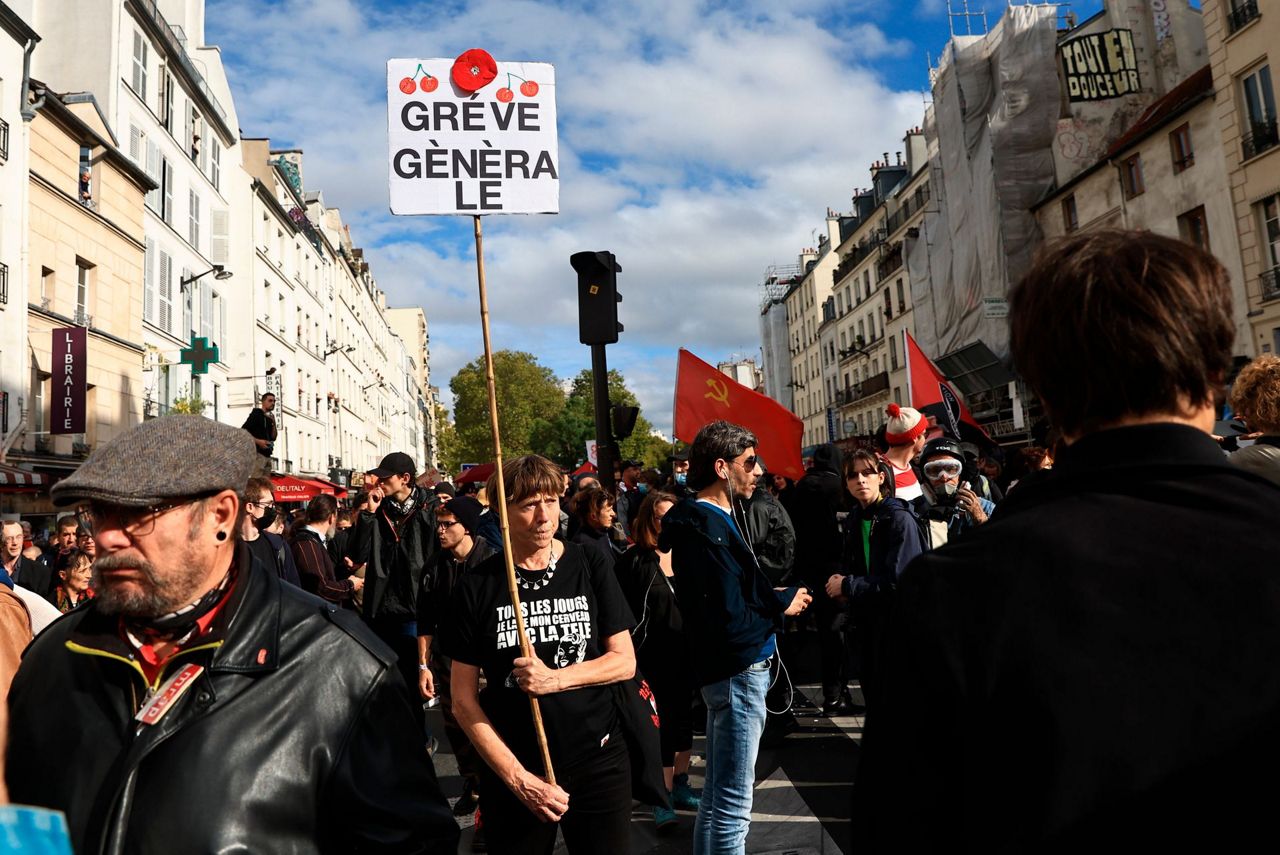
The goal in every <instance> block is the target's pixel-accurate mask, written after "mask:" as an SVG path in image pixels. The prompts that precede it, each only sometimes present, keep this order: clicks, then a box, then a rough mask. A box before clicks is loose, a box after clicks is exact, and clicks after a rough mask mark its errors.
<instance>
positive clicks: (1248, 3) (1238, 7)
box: [1227, 0, 1258, 33]
mask: <svg viewBox="0 0 1280 855" xmlns="http://www.w3.org/2000/svg"><path fill="white" fill-rule="evenodd" d="M1256 17H1258V0H1240V2H1238V3H1233V4H1231V11H1230V12H1228V13H1227V29H1229V30H1231V32H1233V33H1234V32H1235V31H1236V30H1238V29H1240V28H1241V27H1243V26H1244V25H1245V24H1247V23H1249V22H1250V21H1252V20H1253V19H1254V18H1256Z"/></svg>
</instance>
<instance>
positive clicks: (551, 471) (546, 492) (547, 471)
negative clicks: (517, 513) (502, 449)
mask: <svg viewBox="0 0 1280 855" xmlns="http://www.w3.org/2000/svg"><path fill="white" fill-rule="evenodd" d="M502 486H503V489H504V491H505V492H506V499H507V504H508V505H514V504H517V503H519V502H523V501H524V500H526V499H528V498H531V497H533V496H559V495H560V494H561V493H563V492H564V473H563V472H561V471H560V467H559V466H557V465H555V464H554V463H552V462H551V461H550V460H548V459H547V458H545V457H543V456H542V455H539V454H526V455H525V456H524V457H517V458H516V459H515V460H508V461H506V462H505V463H503V464H502ZM484 492H485V497H486V498H487V499H488V500H489V502H490V503H495V502H497V501H498V473H497V472H494V473H493V474H492V475H490V476H489V480H488V481H487V482H486V483H485V489H484Z"/></svg>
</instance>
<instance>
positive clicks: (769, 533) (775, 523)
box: [742, 487, 796, 585]
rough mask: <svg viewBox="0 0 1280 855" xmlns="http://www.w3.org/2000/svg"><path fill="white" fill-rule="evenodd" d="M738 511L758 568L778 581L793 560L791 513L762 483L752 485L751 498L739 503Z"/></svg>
mask: <svg viewBox="0 0 1280 855" xmlns="http://www.w3.org/2000/svg"><path fill="white" fill-rule="evenodd" d="M742 513H743V515H744V516H745V518H746V524H747V536H748V537H749V538H751V549H752V551H753V552H755V554H756V561H758V562H759V563H760V569H761V570H763V571H764V572H765V574H766V575H767V576H768V577H769V581H770V582H772V583H773V584H775V585H781V584H782V583H783V580H785V579H786V578H787V575H788V574H789V573H790V572H791V567H792V565H793V564H794V563H795V556H796V531H795V528H794V527H793V526H792V525H791V517H790V516H789V515H788V514H787V511H786V508H784V507H782V505H781V503H779V502H778V500H777V499H775V498H774V497H773V494H772V493H770V492H769V491H768V490H766V489H765V488H764V487H756V489H755V492H754V493H752V494H751V498H750V499H749V500H748V501H746V502H743V503H742Z"/></svg>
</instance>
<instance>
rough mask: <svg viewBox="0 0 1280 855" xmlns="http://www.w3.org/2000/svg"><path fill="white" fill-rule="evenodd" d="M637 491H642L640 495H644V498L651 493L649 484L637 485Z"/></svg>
mask: <svg viewBox="0 0 1280 855" xmlns="http://www.w3.org/2000/svg"><path fill="white" fill-rule="evenodd" d="M636 489H637V490H639V491H640V495H642V496H643V495H644V494H645V493H647V492H649V485H648V484H637V485H636Z"/></svg>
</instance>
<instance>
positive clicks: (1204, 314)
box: [1009, 229, 1235, 435]
mask: <svg viewBox="0 0 1280 855" xmlns="http://www.w3.org/2000/svg"><path fill="white" fill-rule="evenodd" d="M1009 321H1010V350H1011V353H1012V355H1013V361H1014V367H1015V368H1016V369H1017V370H1018V371H1019V372H1020V373H1021V374H1022V376H1023V377H1024V378H1026V380H1027V382H1028V383H1029V384H1030V385H1031V387H1032V388H1033V389H1034V390H1035V392H1036V394H1037V395H1039V397H1040V400H1041V402H1042V403H1043V404H1044V406H1045V409H1046V410H1047V411H1048V413H1049V415H1050V416H1051V418H1052V419H1053V420H1054V422H1055V423H1056V424H1057V425H1058V426H1059V427H1061V428H1062V430H1063V432H1064V433H1066V434H1068V435H1078V434H1081V433H1087V432H1090V431H1094V430H1098V429H1099V428H1101V427H1102V426H1104V425H1107V424H1110V423H1113V422H1115V421H1117V420H1119V419H1121V418H1123V417H1125V416H1140V415H1148V414H1155V413H1166V412H1177V411H1179V410H1182V409H1183V408H1185V407H1186V406H1187V405H1188V404H1190V405H1192V406H1199V405H1200V404H1202V403H1205V402H1209V401H1212V400H1213V392H1214V389H1215V388H1216V387H1218V386H1219V385H1221V384H1222V383H1223V381H1224V380H1225V379H1226V376H1227V372H1228V370H1229V369H1230V368H1231V345H1232V341H1233V339H1234V338H1235V324H1234V322H1233V321H1232V316H1231V285H1230V280H1229V277H1228V275H1227V271H1226V269H1225V268H1224V267H1223V266H1222V264H1221V263H1220V262H1219V261H1218V260H1217V259H1216V258H1214V257H1213V256H1212V255H1210V254H1209V253H1208V252H1205V251H1204V250H1202V249H1200V248H1199V247H1196V246H1192V245H1191V244H1188V243H1183V242H1182V241H1180V240H1176V239H1174V238H1170V237H1163V236H1161V235H1155V234H1152V233H1150V232H1137V231H1121V230H1118V229H1104V230H1101V231H1095V232H1088V233H1085V234H1077V235H1072V236H1070V237H1067V238H1063V239H1061V240H1058V241H1054V242H1053V243H1051V244H1048V245H1046V246H1045V247H1043V248H1042V249H1041V251H1040V252H1039V253H1038V254H1037V257H1036V260H1035V262H1034V263H1033V264H1032V266H1031V269H1030V270H1029V271H1028V272H1027V275H1026V276H1025V277H1024V278H1023V280H1022V281H1021V282H1019V283H1018V285H1017V286H1016V287H1015V288H1014V289H1013V290H1012V292H1010V295H1009Z"/></svg>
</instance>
